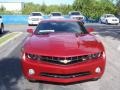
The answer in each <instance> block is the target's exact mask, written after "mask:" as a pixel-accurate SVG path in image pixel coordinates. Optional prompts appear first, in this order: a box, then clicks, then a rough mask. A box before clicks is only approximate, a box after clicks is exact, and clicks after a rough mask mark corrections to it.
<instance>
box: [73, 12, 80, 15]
mask: <svg viewBox="0 0 120 90" xmlns="http://www.w3.org/2000/svg"><path fill="white" fill-rule="evenodd" d="M71 15H80V13H79V12H72V13H71Z"/></svg>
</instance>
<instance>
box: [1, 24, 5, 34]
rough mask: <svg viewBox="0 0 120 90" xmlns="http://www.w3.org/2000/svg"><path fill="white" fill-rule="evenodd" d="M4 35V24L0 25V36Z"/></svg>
mask: <svg viewBox="0 0 120 90" xmlns="http://www.w3.org/2000/svg"><path fill="white" fill-rule="evenodd" d="M2 33H4V24H3V23H1V28H0V34H2Z"/></svg>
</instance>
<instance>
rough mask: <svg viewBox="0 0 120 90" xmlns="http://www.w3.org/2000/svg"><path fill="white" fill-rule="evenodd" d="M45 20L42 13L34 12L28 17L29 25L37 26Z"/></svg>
mask: <svg viewBox="0 0 120 90" xmlns="http://www.w3.org/2000/svg"><path fill="white" fill-rule="evenodd" d="M42 20H43V14H42V13H41V12H32V13H31V14H30V16H29V17H28V25H37V24H38V23H39V22H40V21H42Z"/></svg>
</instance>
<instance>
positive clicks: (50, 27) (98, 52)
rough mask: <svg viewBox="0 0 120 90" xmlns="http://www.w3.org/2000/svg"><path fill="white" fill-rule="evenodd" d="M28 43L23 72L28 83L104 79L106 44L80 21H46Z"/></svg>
mask: <svg viewBox="0 0 120 90" xmlns="http://www.w3.org/2000/svg"><path fill="white" fill-rule="evenodd" d="M27 31H28V32H29V33H31V34H30V35H29V36H28V38H27V39H26V40H25V42H24V45H23V48H22V61H21V62H22V70H23V74H24V76H25V77H26V78H27V79H28V80H40V81H48V82H57V83H66V84H67V83H73V82H78V81H84V80H97V79H99V78H101V76H102V75H103V73H104V69H105V62H106V56H105V51H104V47H103V45H102V43H101V42H100V40H98V39H96V37H95V36H94V35H92V34H90V31H92V29H90V28H89V29H87V30H86V29H85V27H84V26H83V24H82V23H81V22H79V21H77V20H43V21H41V22H40V23H39V24H38V26H37V28H36V29H35V30H32V29H28V30H27Z"/></svg>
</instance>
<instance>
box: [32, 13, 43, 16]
mask: <svg viewBox="0 0 120 90" xmlns="http://www.w3.org/2000/svg"><path fill="white" fill-rule="evenodd" d="M32 16H41V13H32Z"/></svg>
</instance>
